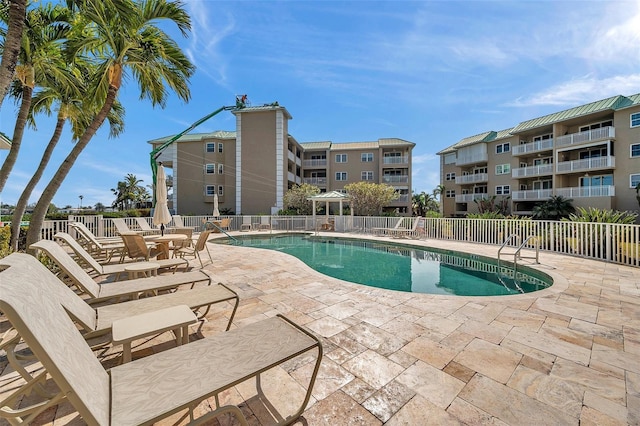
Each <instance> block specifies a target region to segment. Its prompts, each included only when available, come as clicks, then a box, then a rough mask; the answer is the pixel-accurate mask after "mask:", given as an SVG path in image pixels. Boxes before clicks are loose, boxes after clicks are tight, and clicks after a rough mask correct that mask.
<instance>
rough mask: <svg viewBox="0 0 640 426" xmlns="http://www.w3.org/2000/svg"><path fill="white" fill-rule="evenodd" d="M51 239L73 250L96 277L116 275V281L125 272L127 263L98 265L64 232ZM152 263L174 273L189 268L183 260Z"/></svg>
mask: <svg viewBox="0 0 640 426" xmlns="http://www.w3.org/2000/svg"><path fill="white" fill-rule="evenodd" d="M53 238H54V239H55V240H57V241H61V242H62V243H64V244H66V245H68V246H69V247H70V248H71V249H72V250H73V252H74V253H75V254H76V256H77V257H78V260H79V261H80V262H81V263H82V264H83V265H85V266H87V267H88V268H90V269H92V270H93V272H94V273H95V274H96V275H98V276H100V275H111V274H115V275H116V279H117V278H118V276H119V275H120V274H122V273H123V272H126V269H127V265H128V264H127V263H117V264H108V265H101V264H100V263H98V261H97V260H96V259H94V258H93V257H92V256H91V254H89V253H88V252H87V251H86V250H85V249H84V248H83V247H82V246H81V245H80V244H78V242H77V241H76V240H74V239H73V237H72V236H71V235H69V234H66V233H64V232H58V233H57V234H56V235H54V236H53ZM154 263H157V264H159V265H160V269H163V268H169V269H171V270H173V271H174V272H175V271H176V269H177V268H178V267H180V266H184V267H188V266H189V262H187V261H186V260H184V259H162V260H154Z"/></svg>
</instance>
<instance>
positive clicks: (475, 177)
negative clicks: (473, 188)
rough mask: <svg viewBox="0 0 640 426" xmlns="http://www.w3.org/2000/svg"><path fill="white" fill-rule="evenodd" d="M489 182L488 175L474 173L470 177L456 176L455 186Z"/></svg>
mask: <svg viewBox="0 0 640 426" xmlns="http://www.w3.org/2000/svg"><path fill="white" fill-rule="evenodd" d="M488 180H489V174H488V173H475V174H472V175H462V176H456V184H457V185H465V184H470V183H478V182H487V181H488Z"/></svg>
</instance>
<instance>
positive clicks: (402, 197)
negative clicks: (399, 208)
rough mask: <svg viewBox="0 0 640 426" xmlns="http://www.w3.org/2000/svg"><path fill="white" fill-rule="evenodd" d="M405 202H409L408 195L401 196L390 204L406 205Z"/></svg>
mask: <svg viewBox="0 0 640 426" xmlns="http://www.w3.org/2000/svg"><path fill="white" fill-rule="evenodd" d="M407 201H409V195H408V194H401V195H400V197H399V198H398V199H397V200H393V201H392V202H391V204H398V203H406V202H407Z"/></svg>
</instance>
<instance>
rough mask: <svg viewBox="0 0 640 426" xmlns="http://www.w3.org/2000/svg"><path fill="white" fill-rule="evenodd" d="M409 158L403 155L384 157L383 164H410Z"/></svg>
mask: <svg viewBox="0 0 640 426" xmlns="http://www.w3.org/2000/svg"><path fill="white" fill-rule="evenodd" d="M408 163H409V157H408V156H406V155H402V156H400V157H382V164H408Z"/></svg>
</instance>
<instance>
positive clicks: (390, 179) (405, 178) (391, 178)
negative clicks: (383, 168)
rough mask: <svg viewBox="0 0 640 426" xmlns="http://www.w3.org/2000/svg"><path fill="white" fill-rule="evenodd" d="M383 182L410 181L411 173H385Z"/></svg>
mask: <svg viewBox="0 0 640 426" xmlns="http://www.w3.org/2000/svg"><path fill="white" fill-rule="evenodd" d="M382 182H384V183H409V175H400V176H391V175H383V176H382Z"/></svg>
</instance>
